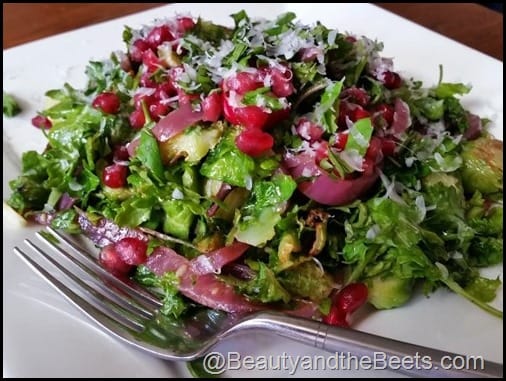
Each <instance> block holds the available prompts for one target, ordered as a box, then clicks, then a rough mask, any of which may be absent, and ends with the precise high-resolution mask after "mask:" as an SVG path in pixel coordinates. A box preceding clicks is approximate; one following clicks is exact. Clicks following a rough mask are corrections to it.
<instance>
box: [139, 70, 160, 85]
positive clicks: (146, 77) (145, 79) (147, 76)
mask: <svg viewBox="0 0 506 381" xmlns="http://www.w3.org/2000/svg"><path fill="white" fill-rule="evenodd" d="M152 74H153V73H150V72H149V71H145V72H144V73H142V74H141V79H140V81H139V83H140V85H141V86H142V87H151V88H155V87H156V82H155V81H154V80H153V78H152Z"/></svg>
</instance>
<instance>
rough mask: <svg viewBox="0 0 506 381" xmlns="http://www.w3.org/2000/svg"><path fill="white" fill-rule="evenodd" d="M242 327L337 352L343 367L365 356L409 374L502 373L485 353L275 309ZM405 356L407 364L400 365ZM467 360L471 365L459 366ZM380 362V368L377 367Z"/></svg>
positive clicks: (370, 362) (239, 328)
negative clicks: (413, 341) (408, 339)
mask: <svg viewBox="0 0 506 381" xmlns="http://www.w3.org/2000/svg"><path fill="white" fill-rule="evenodd" d="M243 330H255V331H256V330H263V331H265V330H267V331H271V332H273V333H275V334H277V335H279V336H283V337H286V338H288V339H292V340H295V341H298V342H301V343H304V344H308V345H311V346H314V347H316V348H320V349H323V350H326V351H328V352H331V353H335V354H336V356H340V357H338V359H339V358H341V359H342V360H339V361H340V362H339V363H338V364H341V366H342V367H343V369H346V368H347V369H352V368H350V366H353V367H356V366H357V365H356V364H363V363H364V360H363V359H364V358H365V361H366V363H367V364H368V365H367V367H368V368H369V369H391V370H395V371H398V372H400V373H404V374H407V375H410V376H418V377H420V376H422V377H473V378H474V377H500V378H502V377H503V365H502V364H497V363H494V362H491V361H486V360H484V359H483V358H482V357H478V356H474V357H472V356H470V357H467V356H464V355H459V354H456V353H451V352H445V351H441V350H438V349H432V348H427V347H423V346H420V345H415V344H409V343H405V342H402V341H398V340H394V339H389V338H386V337H381V336H377V335H373V334H370V333H365V332H360V331H355V330H352V329H348V328H341V327H333V326H329V325H327V324H324V323H321V322H317V321H314V320H308V319H302V318H297V317H293V316H288V315H285V314H279V313H274V312H261V313H258V314H255V315H253V316H252V317H251V318H248V319H246V320H244V321H243V322H241V323H239V324H238V325H237V326H236V327H235V328H234V329H233V330H232V331H243ZM229 333H235V332H229ZM351 356H355V358H353V361H354V362H352V361H350V359H351ZM457 357H458V358H459V361H458V363H456V364H455V365H456V367H450V366H449V365H451V364H452V360H453V359H455V358H457ZM403 359H404V362H403V363H402V364H403V365H404V366H401V361H403ZM461 359H462V360H461ZM341 361H342V362H341ZM378 361H379V363H378ZM466 363H467V364H468V365H469V366H468V367H467V368H469V369H459V368H461V367H463V366H461V365H465V364H466ZM379 365H381V368H377V367H374V366H379ZM472 368H476V369H472ZM353 369H355V368H353ZM364 369H365V367H364Z"/></svg>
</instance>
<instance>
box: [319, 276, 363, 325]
mask: <svg viewBox="0 0 506 381" xmlns="http://www.w3.org/2000/svg"><path fill="white" fill-rule="evenodd" d="M367 297H368V291H367V286H366V285H365V284H363V283H352V284H349V285H347V286H346V287H344V288H343V289H342V290H340V291H339V292H338V293H337V295H335V296H334V298H333V301H332V306H331V307H330V311H329V313H328V314H327V315H326V316H324V317H323V319H322V320H323V322H324V323H327V324H330V325H335V326H339V327H349V326H350V323H349V319H350V316H351V314H352V313H353V312H355V311H356V310H358V309H359V308H360V307H361V306H363V305H364V304H365V303H366V302H367Z"/></svg>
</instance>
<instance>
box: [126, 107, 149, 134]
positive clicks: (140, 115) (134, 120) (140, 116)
mask: <svg viewBox="0 0 506 381" xmlns="http://www.w3.org/2000/svg"><path fill="white" fill-rule="evenodd" d="M128 120H129V121H130V126H131V127H132V128H133V129H136V130H140V129H141V128H142V127H144V124H146V118H145V116H144V111H142V109H139V110H134V111H132V113H131V114H130V116H129V117H128Z"/></svg>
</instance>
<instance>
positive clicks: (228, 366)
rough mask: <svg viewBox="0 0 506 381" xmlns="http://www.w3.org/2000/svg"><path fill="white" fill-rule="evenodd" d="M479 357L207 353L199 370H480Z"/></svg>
mask: <svg viewBox="0 0 506 381" xmlns="http://www.w3.org/2000/svg"><path fill="white" fill-rule="evenodd" d="M484 366H485V360H484V358H483V357H482V356H461V355H454V356H444V357H443V358H441V363H440V364H438V365H435V364H433V362H432V359H431V358H430V357H429V356H421V355H420V354H419V353H415V355H413V356H387V354H386V353H384V352H374V353H373V355H371V356H357V355H354V354H352V353H351V352H336V353H333V354H332V353H331V354H329V355H304V356H301V355H289V354H288V353H286V352H283V353H281V354H280V355H269V356H265V355H259V356H251V355H242V354H241V353H239V352H228V353H221V352H210V353H208V354H207V355H206V356H205V357H204V359H203V367H204V369H205V370H206V371H207V372H208V373H210V374H215V375H218V374H222V373H224V372H226V371H227V370H228V371H230V370H248V371H284V372H288V374H289V375H294V374H295V373H297V371H328V370H335V371H360V370H385V369H391V370H403V369H404V370H421V371H423V370H426V371H429V370H433V369H438V368H442V369H453V370H464V369H472V370H483V369H484Z"/></svg>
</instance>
